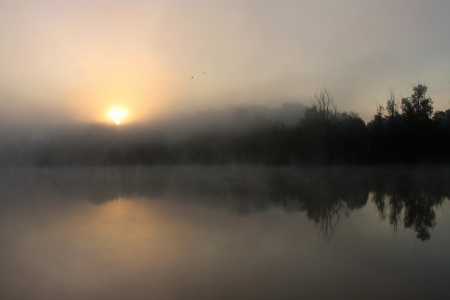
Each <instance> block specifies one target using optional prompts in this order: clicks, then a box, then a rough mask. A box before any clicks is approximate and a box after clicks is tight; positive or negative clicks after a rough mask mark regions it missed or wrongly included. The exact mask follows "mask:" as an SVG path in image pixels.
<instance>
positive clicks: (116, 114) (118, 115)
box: [108, 108, 126, 125]
mask: <svg viewBox="0 0 450 300" xmlns="http://www.w3.org/2000/svg"><path fill="white" fill-rule="evenodd" d="M108 115H109V117H110V118H111V120H113V121H114V123H116V125H119V124H120V123H121V121H122V119H123V118H124V117H125V116H126V112H125V110H123V109H121V108H114V109H112V110H110V111H109V113H108Z"/></svg>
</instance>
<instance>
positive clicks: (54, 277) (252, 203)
mask: <svg viewBox="0 0 450 300" xmlns="http://www.w3.org/2000/svg"><path fill="white" fill-rule="evenodd" d="M207 173H208V172H207ZM276 174H278V175H276V176H278V177H276V178H275V179H273V177H271V176H269V177H268V178H271V179H270V180H272V181H273V180H275V182H276V184H275V186H274V187H272V188H271V189H270V190H269V192H271V193H272V194H271V195H272V196H271V197H268V198H264V197H267V195H266V196H264V195H263V194H264V193H263V194H260V193H259V192H257V191H253V188H252V185H250V188H249V186H247V188H245V185H244V186H242V185H239V183H233V184H231V186H227V188H226V189H223V186H222V185H214V184H213V183H211V182H208V181H207V179H206V178H203V179H201V180H204V182H203V183H200V184H199V182H200V181H198V180H199V178H196V179H195V180H194V181H192V182H191V181H189V180H188V179H186V178H183V176H181V175H179V174H178V175H176V176H175V175H173V174H172V175H173V176H172V175H171V176H169V177H170V178H172V180H176V179H174V178H176V177H177V176H178V177H177V178H178V179H180V178H181V179H183V180H186V181H185V182H184V184H183V185H181V186H179V187H180V191H184V192H181V193H180V192H177V191H176V189H175V188H173V187H169V186H168V185H169V184H170V183H169V182H167V181H166V180H167V178H165V179H164V180H161V181H160V182H159V183H160V184H158V185H155V186H154V187H153V188H151V189H150V190H147V189H145V188H144V189H143V190H140V191H141V192H137V193H136V191H137V190H138V189H132V190H131V191H133V192H134V193H135V194H134V195H133V194H129V193H128V192H127V191H128V190H126V188H125V187H124V186H122V187H123V188H124V189H122V190H121V191H120V192H118V193H116V194H112V196H113V197H111V198H109V200H107V201H104V200H101V201H98V200H93V199H92V198H90V197H92V195H96V194H98V193H97V192H98V190H96V187H94V186H93V187H92V189H94V190H95V193H92V192H91V191H90V190H89V188H88V187H85V188H87V189H86V193H81V194H80V193H79V190H78V192H75V190H73V191H68V189H66V188H65V187H64V186H61V185H53V183H54V182H55V180H56V181H57V179H56V178H57V177H59V176H56V177H55V178H50V177H51V176H49V177H48V180H47V181H46V182H47V183H46V184H48V185H49V186H47V188H45V187H43V186H42V182H41V183H40V184H41V186H40V188H39V189H38V188H35V187H33V186H31V187H32V190H34V192H35V193H34V195H35V196H34V197H30V193H29V191H27V190H24V189H22V184H23V182H22V183H20V184H18V187H19V188H18V189H15V188H10V189H8V188H6V187H2V193H3V195H2V196H5V195H9V197H8V198H4V197H2V202H1V205H2V207H1V208H2V210H1V212H0V216H1V219H0V220H1V227H0V240H1V241H2V244H1V245H2V246H1V248H0V278H1V281H0V291H1V292H0V296H1V298H2V299H16V298H17V299H19V298H22V299H27V298H33V299H54V298H65V299H123V298H127V299H149V298H154V299H179V298H182V299H231V298H232V299H249V298H258V299H275V298H287V299H289V298H290V299H296V298H298V297H299V295H301V296H303V297H306V298H309V299H312V298H316V299H324V298H328V299H331V298H353V299H357V298H358V299H359V298H365V299H368V298H370V299H375V298H379V297H383V295H386V293H388V294H389V295H391V296H397V297H405V296H407V297H409V298H416V299H418V298H420V297H424V296H426V295H428V296H430V295H438V296H444V295H448V293H449V292H450V291H449V288H448V287H447V285H444V284H443V282H444V281H445V279H446V278H448V275H450V271H449V270H450V268H449V261H448V260H447V259H446V258H445V257H446V253H449V250H450V245H449V242H448V239H447V236H448V234H447V233H448V230H449V229H450V206H449V202H448V201H447V200H448V199H447V200H444V199H442V202H439V203H440V204H439V206H438V207H439V208H438V209H432V210H430V209H429V208H425V209H424V210H422V211H423V215H420V212H421V211H415V212H414V214H415V215H417V214H419V215H418V217H417V218H418V220H416V219H415V220H413V225H412V226H413V227H412V228H414V226H416V225H414V224H416V223H417V222H419V221H421V219H419V218H425V221H424V223H420V222H419V223H417V224H418V225H417V226H424V224H425V225H426V224H427V222H428V221H430V220H431V221H433V222H435V223H436V225H435V226H433V227H430V228H429V231H430V232H431V234H432V237H431V239H429V240H428V241H427V242H425V243H423V242H421V241H420V240H419V239H418V238H417V236H416V231H414V230H412V229H408V230H407V228H405V227H404V226H401V225H402V224H399V227H398V228H397V229H396V231H395V230H394V228H393V225H392V224H390V219H389V214H392V210H389V209H388V208H389V207H391V206H392V205H394V204H392V201H391V202H389V201H388V200H386V199H385V198H386V197H384V198H383V199H385V203H384V204H383V205H386V207H385V209H386V213H385V214H384V215H383V213H382V212H380V206H382V204H381V202H379V200H377V196H376V193H374V192H367V193H361V191H359V190H358V191H355V193H352V192H350V191H347V195H346V196H345V197H344V196H342V195H341V196H340V197H341V198H338V199H337V200H336V199H335V198H330V199H329V200H327V201H325V202H323V203H322V202H320V201H322V200H323V199H324V198H320V199H319V198H318V199H314V202H312V203H309V202H308V201H307V200H301V199H302V197H305V195H309V194H308V193H306V194H304V192H305V191H304V188H305V187H304V186H302V189H303V190H302V193H300V194H298V193H297V192H296V191H294V190H293V187H292V186H291V185H290V184H288V182H289V180H290V179H289V178H291V177H287V178H285V177H283V176H284V175H283V176H281V177H280V173H279V172H278V171H277V173H276ZM48 175H49V174H47V176H48ZM128 175H130V174H128ZM102 176H103V175H102ZM108 176H109V177H108ZM140 176H141V177H142V174H140ZM208 176H209V175H208ZM30 178H34V175H33V176H31V177H30ZM71 178H73V177H71ZM102 178H103V179H102V180H105V181H106V182H107V183H105V185H106V186H108V185H109V183H111V182H109V181H108V180H107V179H105V178H116V177H115V176H111V175H104V176H103V177H102ZM280 178H281V179H280ZM16 179H17V178H16ZM16 179H15V180H16ZM114 180H115V179H114ZM151 180H152V181H154V180H155V178H154V177H151ZM258 180H259V179H258ZM280 180H281V181H280ZM297 180H298V178H296V180H294V181H293V182H295V186H296V185H297V184H298V183H299V182H298V181H297ZM321 180H326V179H325V178H322V179H321ZM92 181H93V182H94V184H95V185H97V184H98V181H96V179H92ZM119 181H120V182H122V180H119ZM163 181H164V182H165V183H164V184H163ZM49 182H50V183H51V184H49ZM108 182H109V183H108ZM114 182H115V181H114ZM116 183H117V182H116ZM141 183H142V182H141ZM161 184H162V185H164V186H166V188H163V189H162V190H161V186H160V185H161ZM197 184H199V185H197ZM221 184H223V183H221ZM236 184H237V185H236ZM191 185H195V188H193V187H192V186H191ZM256 186H260V185H256ZM29 187H30V186H29ZM329 188H330V189H331V190H333V188H332V187H329ZM441 188H442V187H441ZM155 189H156V190H158V189H159V190H158V192H156V191H155ZM433 189H439V187H438V186H434V187H433ZM69 190H70V189H69ZM369 190H370V189H369ZM142 191H145V192H142ZM422 191H425V192H427V191H428V190H426V189H425V190H422ZM147 192H150V193H147ZM316 192H317V191H316ZM378 192H379V191H378ZM444 192H446V190H444ZM87 195H88V196H89V197H86V196H87ZM98 195H100V196H99V197H103V196H102V195H103V194H101V193H100V194H98ZM108 195H109V194H108ZM273 195H276V196H273ZM321 195H322V196H321V197H327V196H328V195H330V194H328V193H324V194H321ZM395 195H397V194H395ZM398 195H401V193H399V194H398ZM430 195H432V194H430ZM335 196H336V195H335ZM430 197H431V196H430ZM86 198H89V200H90V201H85V199H86ZM280 199H281V200H280ZM283 199H284V200H283ZM321 199H322V200H321ZM350 199H353V200H350ZM426 199H428V198H426ZM336 201H337V202H336ZM377 201H378V202H377ZM230 202H233V203H230ZM244 202H245V203H244ZM298 202H300V205H298V204H299V203H298ZM336 203H340V204H336ZM356 203H360V204H357V205H356ZM406 204H407V202H403V204H402V205H406ZM412 208H414V206H409V207H407V208H404V209H406V210H411V209H412ZM430 212H433V213H435V218H434V219H426V218H427V217H428V215H429V214H430ZM319 213H321V214H319ZM333 214H334V215H333ZM336 214H337V215H338V216H339V218H337V220H336ZM404 214H405V212H404V210H403V211H402V216H403V215H404ZM327 215H328V216H331V217H332V218H330V219H323V217H324V216H327ZM383 216H384V217H383ZM323 222H328V223H326V224H325V225H324V223H323ZM414 222H415V223H414ZM327 224H328V225H327ZM329 224H332V226H334V227H333V228H331V229H330V228H327V227H323V226H329ZM321 230H332V236H328V235H324V233H323V231H322V232H321ZM418 230H420V228H418ZM327 234H328V233H327ZM423 274H427V276H426V277H424V276H423ZM406 284H408V288H406V287H405V285H406Z"/></svg>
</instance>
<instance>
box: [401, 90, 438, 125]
mask: <svg viewBox="0 0 450 300" xmlns="http://www.w3.org/2000/svg"><path fill="white" fill-rule="evenodd" d="M427 90H428V88H427V87H426V86H425V85H423V84H418V85H416V86H414V87H413V94H412V95H411V97H407V98H402V112H403V115H404V116H405V118H406V119H407V120H409V121H419V122H423V121H425V120H429V119H430V117H431V114H432V113H433V100H431V98H430V97H426V95H425V94H426V93H427Z"/></svg>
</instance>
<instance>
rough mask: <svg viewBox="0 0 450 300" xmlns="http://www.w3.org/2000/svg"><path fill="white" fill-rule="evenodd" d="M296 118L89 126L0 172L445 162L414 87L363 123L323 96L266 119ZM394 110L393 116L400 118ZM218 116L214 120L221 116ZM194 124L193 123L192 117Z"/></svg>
mask: <svg viewBox="0 0 450 300" xmlns="http://www.w3.org/2000/svg"><path fill="white" fill-rule="evenodd" d="M294 109H295V110H296V111H297V112H298V121H297V122H295V123H294V122H284V121H283V120H277V119H274V118H267V117H266V115H267V114H266V115H264V113H263V112H264V111H265V110H264V109H263V108H262V107H258V109H257V110H255V111H256V112H253V113H252V110H251V109H249V108H248V107H234V108H228V110H227V112H231V113H230V114H229V115H230V116H232V117H231V118H229V120H230V121H227V120H228V119H227V118H223V115H221V114H220V113H218V112H215V114H214V116H215V119H220V118H222V121H221V122H222V123H221V124H222V125H221V126H213V123H212V121H211V122H210V123H208V122H206V123H198V124H202V126H200V127H201V130H197V131H195V133H194V132H192V133H191V134H185V135H183V137H182V138H180V137H178V138H176V139H174V138H173V137H171V136H170V135H166V134H167V133H163V132H160V131H157V130H154V129H148V128H147V129H146V128H141V127H132V126H130V127H127V126H106V125H93V126H91V127H90V128H89V129H87V130H86V131H85V132H84V133H81V134H63V135H60V136H53V137H52V138H47V139H40V140H30V139H28V140H23V141H22V142H20V143H16V144H8V145H4V146H3V147H2V149H1V151H0V164H1V165H35V166H76V165H83V166H88V165H93V166H106V165H174V164H229V163H245V164H248V163H250V164H270V165H287V164H373V163H437V162H440V163H441V162H449V159H450V109H448V110H446V111H445V112H444V111H437V112H435V113H434V114H433V101H432V99H431V98H430V97H428V96H427V87H426V86H425V85H423V84H418V85H416V86H414V87H413V92H412V94H411V96H409V97H403V98H402V99H401V101H400V102H398V101H397V99H396V96H395V93H394V91H393V89H390V97H389V99H388V100H387V103H386V109H384V107H383V106H381V105H378V106H377V109H376V114H375V115H374V118H373V120H371V121H370V122H369V123H368V124H366V123H365V122H364V121H363V120H362V119H361V118H360V117H359V116H358V115H357V114H356V113H353V112H350V113H346V112H339V111H338V110H337V105H336V103H335V101H334V98H333V96H332V95H331V93H330V92H329V91H328V90H327V89H322V90H320V91H319V92H318V93H317V94H316V95H315V98H314V101H313V104H312V105H311V106H310V107H307V108H305V109H302V107H301V105H300V106H299V105H295V104H291V105H285V106H284V107H282V110H280V111H279V112H278V111H276V113H273V112H272V113H271V114H272V115H278V116H281V115H287V116H289V118H290V119H292V113H291V114H286V113H285V112H283V111H293V110H294ZM400 109H401V111H400ZM221 116H222V117H221ZM198 119H200V118H198Z"/></svg>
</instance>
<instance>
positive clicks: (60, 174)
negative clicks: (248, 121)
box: [0, 166, 450, 241]
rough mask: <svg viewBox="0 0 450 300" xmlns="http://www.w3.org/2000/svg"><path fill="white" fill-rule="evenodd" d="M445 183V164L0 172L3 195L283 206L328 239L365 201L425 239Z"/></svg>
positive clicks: (448, 174)
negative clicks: (344, 218)
mask: <svg viewBox="0 0 450 300" xmlns="http://www.w3.org/2000/svg"><path fill="white" fill-rule="evenodd" d="M449 179H450V170H449V168H448V167H446V166H434V167H422V168H418V167H415V168H413V167H405V168H401V167H367V168H363V167H343V168H338V167H329V168H326V167H302V168H293V167H292V168H271V167H261V166H252V167H240V166H234V167H226V166H210V167H202V166H190V167H160V168H157V167H152V168H104V169H102V168H99V169H96V168H67V169H65V168H55V169H24V170H7V169H2V170H0V197H1V198H4V199H6V198H10V199H32V198H36V197H37V195H43V196H45V197H47V198H48V197H50V198H51V197H52V196H53V197H55V198H57V199H64V200H65V201H67V200H79V199H88V200H90V201H92V202H93V203H96V204H101V203H103V202H106V201H110V200H113V199H117V198H133V197H144V198H147V199H149V200H155V199H170V200H171V201H178V202H182V203H183V204H186V205H201V206H205V207H209V208H212V209H217V208H220V209H226V210H228V211H229V212H231V213H238V214H241V215H246V214H250V213H254V212H257V211H262V210H267V209H270V208H272V207H276V206H278V207H279V206H281V207H283V209H284V210H285V211H286V212H305V213H306V216H307V217H308V218H309V219H310V220H312V221H313V222H314V223H315V224H316V227H317V229H318V233H319V235H320V236H322V237H324V238H325V239H330V238H331V237H332V236H333V233H334V232H336V230H337V228H338V226H339V224H340V222H341V220H342V218H343V217H345V216H349V215H350V214H351V213H352V211H354V210H358V209H361V208H362V207H364V206H365V205H367V201H368V200H370V201H372V202H373V203H374V204H375V206H376V208H377V209H378V211H379V215H380V219H381V220H385V219H386V218H387V219H388V221H389V223H390V224H391V225H392V227H393V230H394V232H397V230H398V228H399V226H400V225H401V224H403V226H404V227H405V228H408V229H412V230H414V231H415V232H416V235H417V238H418V239H420V240H422V241H425V240H428V239H430V238H431V230H432V229H433V227H434V226H435V224H436V214H435V208H436V207H437V206H439V205H440V204H441V203H443V201H444V199H446V198H449V195H450V191H449V189H450V187H449V185H448V182H449ZM15 202H16V204H17V205H19V204H20V201H19V200H17V201H15ZM402 221H403V222H402Z"/></svg>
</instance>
